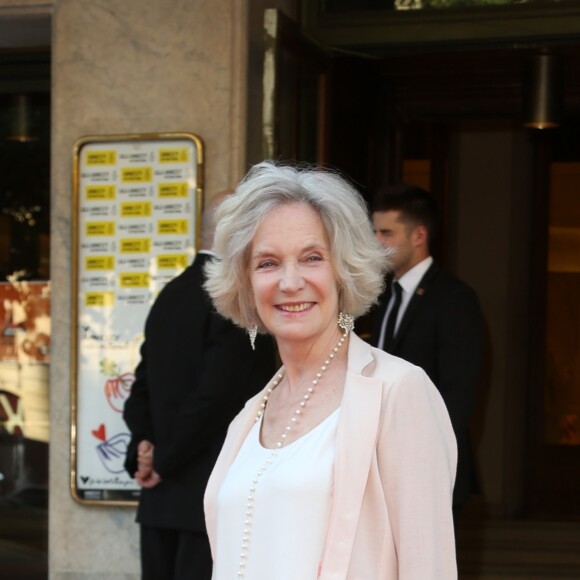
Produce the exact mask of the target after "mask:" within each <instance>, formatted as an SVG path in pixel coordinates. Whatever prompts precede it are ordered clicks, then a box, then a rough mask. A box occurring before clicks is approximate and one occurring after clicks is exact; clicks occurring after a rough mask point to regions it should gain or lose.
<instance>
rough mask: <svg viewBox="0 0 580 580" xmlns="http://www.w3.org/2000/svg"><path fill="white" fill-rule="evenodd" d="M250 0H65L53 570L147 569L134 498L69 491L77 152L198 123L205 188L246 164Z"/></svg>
mask: <svg viewBox="0 0 580 580" xmlns="http://www.w3.org/2000/svg"><path fill="white" fill-rule="evenodd" d="M24 4H26V3H24ZM246 4H247V1H246V0H154V1H151V2H143V1H142V0H123V1H119V0H99V1H95V0H54V3H53V11H52V55H53V65H52V66H53V68H52V75H53V76H52V85H53V89H52V99H53V101H52V103H53V104H52V114H53V117H52V127H53V130H52V216H51V221H52V240H51V243H52V245H51V264H52V273H51V279H52V296H53V303H52V304H53V306H52V333H53V334H52V340H53V351H52V359H51V360H52V368H51V423H52V425H51V442H50V450H51V452H50V515H49V532H50V534H49V544H50V546H49V550H50V556H49V567H50V578H51V580H65V579H66V580H69V579H70V580H72V579H74V580H89V579H90V580H100V579H103V580H104V579H106V580H121V579H123V580H126V579H136V578H138V576H139V561H138V555H139V546H138V528H137V525H136V524H135V523H134V517H135V512H134V508H127V507H102V506H99V507H87V506H85V505H81V504H79V503H76V502H75V501H74V500H73V499H72V497H71V494H70V481H69V478H70V475H69V474H70V440H71V438H70V384H71V374H70V354H71V351H70V335H71V323H72V321H71V291H70V281H71V231H72V230H71V217H72V208H71V202H72V185H71V175H72V169H73V162H72V159H73V157H72V151H73V144H74V142H75V140H76V139H78V138H79V137H82V136H86V135H107V134H119V133H150V132H170V131H188V132H193V133H197V134H198V135H200V136H201V137H202V139H203V140H204V143H205V161H206V164H205V176H206V179H205V192H206V196H210V197H211V195H213V194H214V193H216V192H218V191H220V190H223V189H225V188H226V187H229V186H231V185H233V184H235V183H236V182H237V181H238V180H239V178H240V177H241V176H242V174H243V173H244V172H245V169H246V168H245V166H244V160H245V141H246V137H245V122H246V62H247V58H246V53H247V45H248V42H247V38H246V34H247V32H246V31H247V6H246Z"/></svg>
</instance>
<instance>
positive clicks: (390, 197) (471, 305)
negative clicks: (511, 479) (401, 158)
mask: <svg viewBox="0 0 580 580" xmlns="http://www.w3.org/2000/svg"><path fill="white" fill-rule="evenodd" d="M372 217H373V225H374V229H375V233H376V236H377V238H378V240H379V241H380V242H381V243H382V244H383V246H385V247H386V248H391V249H392V250H393V253H392V261H393V266H394V269H393V279H392V280H391V283H390V284H389V285H388V287H387V291H386V293H385V294H384V295H383V296H382V297H381V300H380V303H379V307H378V308H377V309H376V310H375V312H374V315H373V317H372V331H371V343H372V344H373V345H375V346H378V347H379V348H382V349H384V350H386V351H387V352H390V353H391V354H394V355H396V356H398V357H400V358H403V359H405V360H407V361H409V362H412V363H413V364H416V365H417V366H420V367H421V368H423V370H425V372H426V373H427V374H428V375H429V377H430V378H431V380H432V381H433V383H434V384H435V386H436V387H437V388H438V389H439V391H440V392H441V395H442V396H443V400H444V401H445V404H446V405H447V410H448V411H449V416H450V418H451V422H452V424H453V430H454V432H455V436H456V438H457V446H458V465H457V477H456V481H455V489H454V491H453V512H454V517H455V518H456V517H457V514H458V513H459V512H460V510H461V508H462V507H463V506H464V504H465V503H466V501H467V499H468V498H469V495H470V493H472V492H475V491H477V478H476V475H475V464H474V459H473V454H472V450H471V443H470V437H469V419H470V417H471V413H472V410H473V405H474V400H475V392H476V388H477V384H478V381H479V374H480V369H481V363H482V349H483V320H482V315H481V310H480V307H479V301H478V299H477V296H476V294H475V292H474V291H473V289H472V288H471V287H469V286H468V285H467V284H466V283H465V282H462V281H461V280H459V279H458V278H456V277H455V276H452V275H451V274H449V273H447V272H445V271H444V270H442V269H441V268H440V267H439V266H438V265H437V264H436V263H435V262H434V261H433V258H432V256H431V251H430V243H431V241H432V239H433V236H434V233H435V227H436V221H437V207H436V204H435V201H434V199H433V198H432V197H431V196H430V195H429V194H428V193H427V192H426V191H424V190H423V189H421V188H419V187H415V186H411V185H406V184H400V185H396V186H392V187H390V188H387V189H385V190H384V191H382V192H380V193H379V195H377V197H376V199H375V202H374V205H373V214H372Z"/></svg>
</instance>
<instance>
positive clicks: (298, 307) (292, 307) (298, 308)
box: [281, 302, 310, 312]
mask: <svg viewBox="0 0 580 580" xmlns="http://www.w3.org/2000/svg"><path fill="white" fill-rule="evenodd" d="M309 306H310V302H303V303H302V304H288V305H284V306H281V308H282V310H285V311H286V312H302V310H306V309H307V308H308V307H309Z"/></svg>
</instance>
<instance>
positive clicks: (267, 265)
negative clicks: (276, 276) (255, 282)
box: [256, 260, 274, 270]
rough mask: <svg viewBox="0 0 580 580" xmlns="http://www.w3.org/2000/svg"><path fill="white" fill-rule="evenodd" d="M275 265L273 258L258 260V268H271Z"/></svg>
mask: <svg viewBox="0 0 580 580" xmlns="http://www.w3.org/2000/svg"><path fill="white" fill-rule="evenodd" d="M273 265H274V262H273V260H263V261H262V262H258V267H257V268H256V269H257V270H260V269H262V268H271V267H272V266H273Z"/></svg>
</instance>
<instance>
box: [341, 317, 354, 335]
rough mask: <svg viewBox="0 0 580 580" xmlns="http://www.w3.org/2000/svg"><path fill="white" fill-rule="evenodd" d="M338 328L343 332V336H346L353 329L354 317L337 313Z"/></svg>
mask: <svg viewBox="0 0 580 580" xmlns="http://www.w3.org/2000/svg"><path fill="white" fill-rule="evenodd" d="M338 326H340V328H342V330H344V334H348V333H349V332H351V331H352V329H353V328H354V317H353V316H352V314H345V313H344V312H339V314H338Z"/></svg>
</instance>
